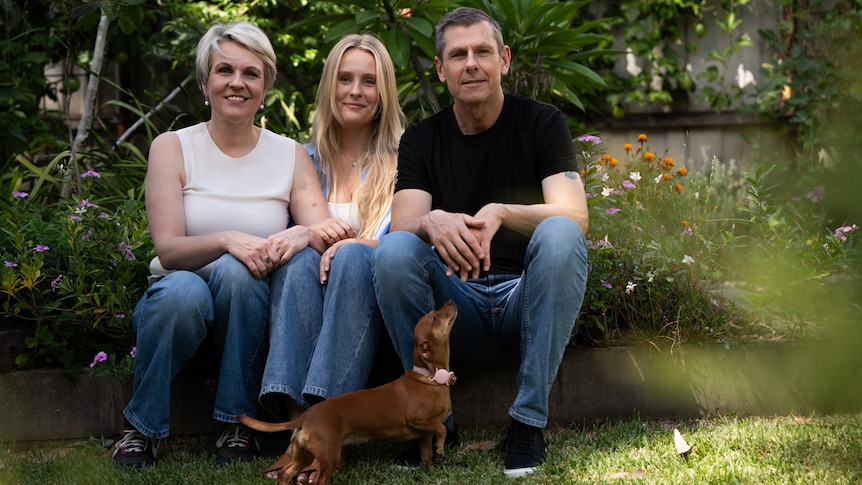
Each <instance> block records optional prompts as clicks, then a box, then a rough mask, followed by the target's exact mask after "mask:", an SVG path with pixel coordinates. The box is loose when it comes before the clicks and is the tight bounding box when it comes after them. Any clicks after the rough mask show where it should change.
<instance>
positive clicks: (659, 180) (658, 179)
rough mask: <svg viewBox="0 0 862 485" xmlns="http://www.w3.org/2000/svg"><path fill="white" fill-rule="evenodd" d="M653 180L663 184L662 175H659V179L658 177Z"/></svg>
mask: <svg viewBox="0 0 862 485" xmlns="http://www.w3.org/2000/svg"><path fill="white" fill-rule="evenodd" d="M653 180H655V183H660V182H661V174H659V175H658V177H656V178H655V179H653Z"/></svg>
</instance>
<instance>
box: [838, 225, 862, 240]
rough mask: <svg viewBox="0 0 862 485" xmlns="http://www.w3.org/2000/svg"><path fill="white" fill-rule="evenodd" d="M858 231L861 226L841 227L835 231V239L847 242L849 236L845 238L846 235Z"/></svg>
mask: <svg viewBox="0 0 862 485" xmlns="http://www.w3.org/2000/svg"><path fill="white" fill-rule="evenodd" d="M856 229H859V226H857V225H856V224H853V225H852V226H841V227H839V228H838V229H835V237H836V238H837V239H840V240H842V241H846V240H847V236H845V235H844V234H845V233H848V232H853V231H855V230H856Z"/></svg>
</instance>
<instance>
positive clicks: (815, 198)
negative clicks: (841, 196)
mask: <svg viewBox="0 0 862 485" xmlns="http://www.w3.org/2000/svg"><path fill="white" fill-rule="evenodd" d="M825 193H826V188H825V187H823V186H822V185H821V186H820V187H817V188H816V189H814V190H812V191H811V192H808V194H806V195H805V197H808V200H810V201H811V202H815V203H816V202H820V201H821V200H823V196H824V194H825Z"/></svg>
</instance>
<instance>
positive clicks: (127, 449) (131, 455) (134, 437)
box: [111, 423, 159, 468]
mask: <svg viewBox="0 0 862 485" xmlns="http://www.w3.org/2000/svg"><path fill="white" fill-rule="evenodd" d="M158 448H159V441H158V440H154V439H152V438H148V437H146V436H144V434H143V433H141V432H140V431H138V430H137V429H135V428H134V427H133V426H131V425H129V424H128V423H127V424H126V425H125V426H123V437H122V438H120V439H119V440H117V444H115V445H114V453H113V454H112V455H111V459H112V460H113V461H114V462H115V463H119V464H121V465H125V466H129V467H135V468H142V467H146V466H151V465H154V464H155V463H156V453H157V452H158Z"/></svg>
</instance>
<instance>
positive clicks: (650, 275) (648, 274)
mask: <svg viewBox="0 0 862 485" xmlns="http://www.w3.org/2000/svg"><path fill="white" fill-rule="evenodd" d="M646 275H647V282H649V283H652V280H653V278H655V273H654V272H652V271H649V272H648V273H647V274H646Z"/></svg>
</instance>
